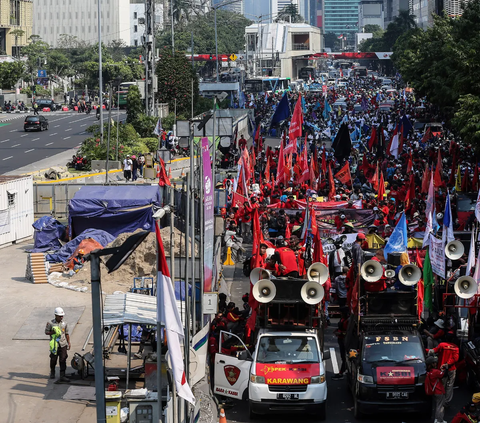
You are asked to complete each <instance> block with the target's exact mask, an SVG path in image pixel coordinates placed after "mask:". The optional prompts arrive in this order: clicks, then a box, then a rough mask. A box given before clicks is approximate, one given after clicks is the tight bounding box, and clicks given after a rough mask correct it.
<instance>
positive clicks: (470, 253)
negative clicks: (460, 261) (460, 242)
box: [465, 228, 475, 276]
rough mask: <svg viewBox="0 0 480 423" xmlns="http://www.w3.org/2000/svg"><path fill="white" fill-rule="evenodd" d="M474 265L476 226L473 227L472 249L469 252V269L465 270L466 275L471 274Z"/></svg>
mask: <svg viewBox="0 0 480 423" xmlns="http://www.w3.org/2000/svg"><path fill="white" fill-rule="evenodd" d="M473 266H475V229H474V228H472V236H471V238H470V250H469V252H468V262H467V271H466V272H465V275H466V276H470V272H471V270H472V267H473Z"/></svg>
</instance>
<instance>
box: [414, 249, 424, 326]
mask: <svg viewBox="0 0 480 423" xmlns="http://www.w3.org/2000/svg"><path fill="white" fill-rule="evenodd" d="M415 259H416V260H415V261H416V264H417V266H418V267H419V268H420V269H423V263H422V259H421V258H420V253H419V252H418V248H417V253H416V258H415ZM424 297H425V287H424V285H423V278H422V279H420V281H419V282H418V284H417V301H418V303H417V311H418V317H420V316H421V314H422V311H423V299H424Z"/></svg>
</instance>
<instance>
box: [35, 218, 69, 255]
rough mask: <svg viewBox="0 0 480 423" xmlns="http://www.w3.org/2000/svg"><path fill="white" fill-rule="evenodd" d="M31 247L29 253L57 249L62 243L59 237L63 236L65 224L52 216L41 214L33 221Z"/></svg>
mask: <svg viewBox="0 0 480 423" xmlns="http://www.w3.org/2000/svg"><path fill="white" fill-rule="evenodd" d="M32 226H33V229H35V232H34V234H33V245H34V246H33V249H31V250H29V252H30V253H40V252H43V251H49V250H50V251H57V250H58V249H60V248H61V246H62V244H61V242H60V240H59V239H62V238H63V237H64V236H65V229H66V228H65V226H64V225H62V224H61V223H60V222H59V221H58V220H57V219H54V218H53V217H52V216H42V217H41V218H40V219H38V220H36V221H35V222H34V223H33V225H32Z"/></svg>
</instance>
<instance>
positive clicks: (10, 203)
mask: <svg viewBox="0 0 480 423" xmlns="http://www.w3.org/2000/svg"><path fill="white" fill-rule="evenodd" d="M7 196H8V206H9V207H13V206H14V205H15V199H16V192H13V191H12V192H8V191H7Z"/></svg>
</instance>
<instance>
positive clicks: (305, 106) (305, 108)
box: [302, 96, 307, 114]
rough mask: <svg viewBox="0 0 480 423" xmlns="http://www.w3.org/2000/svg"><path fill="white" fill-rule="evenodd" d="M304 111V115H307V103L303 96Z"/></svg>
mask: <svg viewBox="0 0 480 423" xmlns="http://www.w3.org/2000/svg"><path fill="white" fill-rule="evenodd" d="M302 111H303V113H304V114H305V113H307V102H306V101H305V97H304V96H302Z"/></svg>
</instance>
